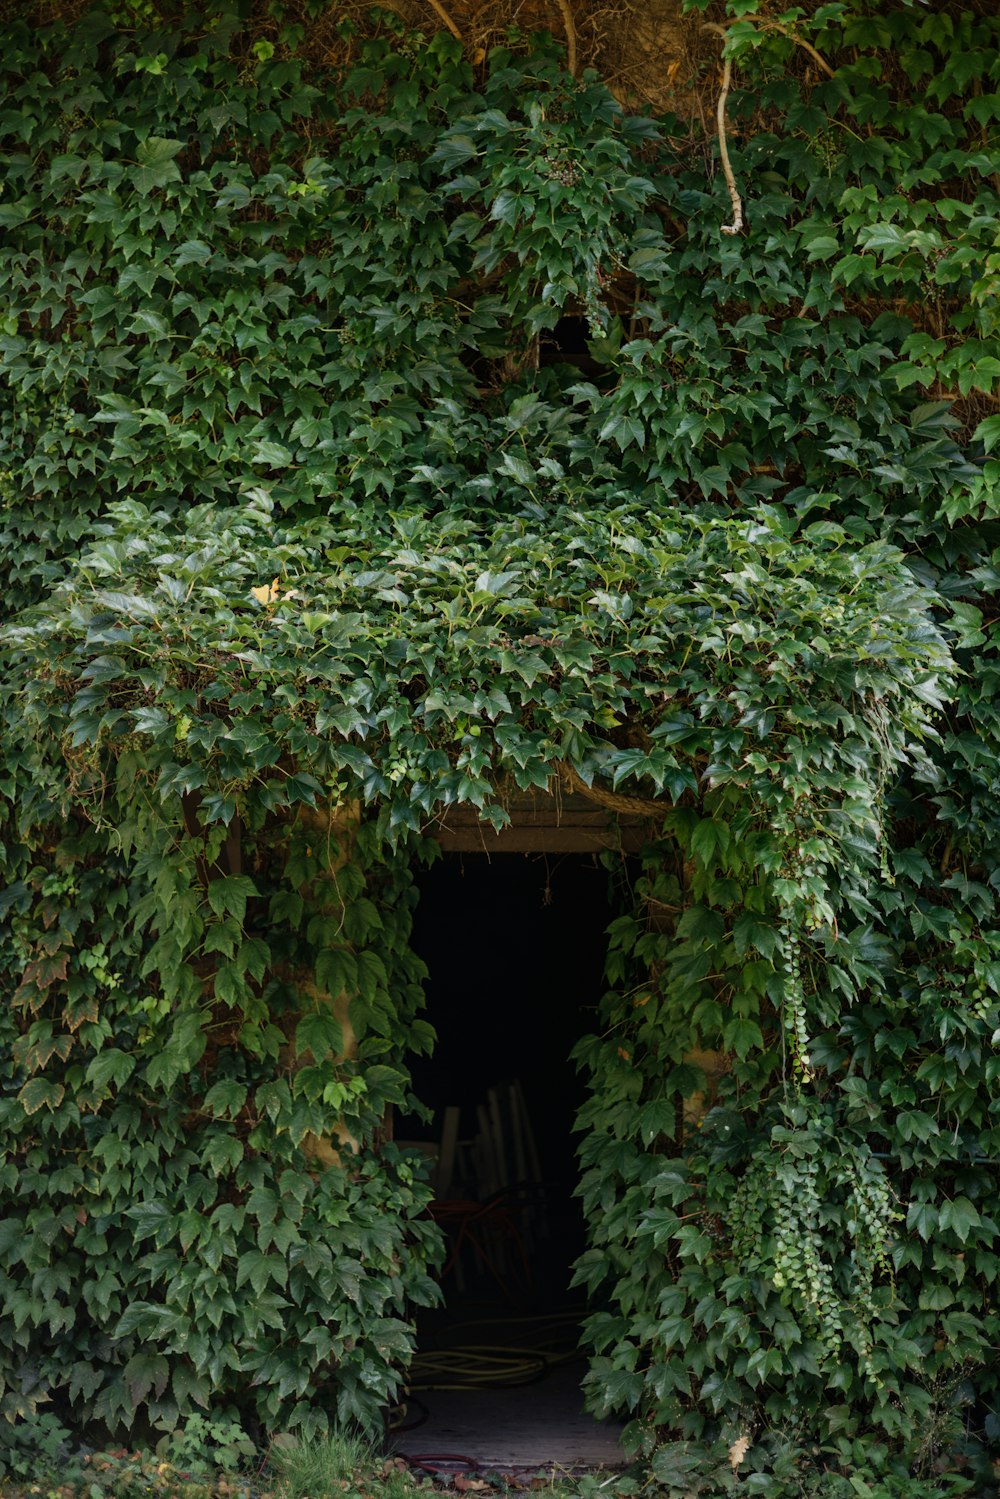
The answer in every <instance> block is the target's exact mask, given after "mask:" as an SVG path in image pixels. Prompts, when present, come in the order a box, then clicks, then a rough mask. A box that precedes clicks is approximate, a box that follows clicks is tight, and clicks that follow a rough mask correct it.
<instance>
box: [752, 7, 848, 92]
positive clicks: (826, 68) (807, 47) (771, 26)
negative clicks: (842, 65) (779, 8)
mask: <svg viewBox="0 0 1000 1499" xmlns="http://www.w3.org/2000/svg"><path fill="white" fill-rule="evenodd" d="M759 24H760V26H761V28H762V30H764V31H780V32H781V35H782V36H787V38H788V40H789V41H790V42H794V43H795V45H796V47H801V48H802V50H803V52H808V53H809V56H810V57H811V58H812V60H813V62H814V63H816V64H817V65H818V66H819V67H821V68H822V69H823V72H824V73H825V74H826V76H827V77H828V78H835V77H836V76H837V75H836V73H835V72H834V70H833V68H831V66H830V64H829V63H828V62H827V60H826V58H825V57H823V56H821V55H820V53H819V52H817V51H816V48H815V47H814V46H813V44H812V42H807V41H806V39H805V37H801V36H796V35H795V32H794V31H789V29H788V27H787V26H782V24H781V22H780V21H768V20H763V21H761V22H760V23H759Z"/></svg>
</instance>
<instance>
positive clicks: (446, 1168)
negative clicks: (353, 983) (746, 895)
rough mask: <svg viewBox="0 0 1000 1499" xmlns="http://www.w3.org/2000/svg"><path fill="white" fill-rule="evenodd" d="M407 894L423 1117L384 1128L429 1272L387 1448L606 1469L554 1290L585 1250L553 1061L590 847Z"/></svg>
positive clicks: (566, 1310)
mask: <svg viewBox="0 0 1000 1499" xmlns="http://www.w3.org/2000/svg"><path fill="white" fill-rule="evenodd" d="M418 884H419V887H420V903H419V905H418V907H417V911H416V916H415V922H414V930H413V934H412V937H411V943H412V946H413V948H414V950H415V951H416V952H417V953H418V954H419V956H420V957H421V958H423V960H424V962H425V963H426V965H427V968H428V974H429V977H428V980H427V982H426V994H427V1010H426V1018H427V1019H428V1020H429V1021H430V1022H431V1024H432V1025H433V1026H434V1028H435V1030H436V1032H437V1037H438V1040H437V1045H436V1047H435V1051H434V1054H433V1056H432V1057H429V1058H424V1057H420V1058H415V1059H413V1064H412V1073H413V1085H414V1092H415V1094H416V1096H417V1097H418V1098H420V1099H421V1101H422V1102H423V1103H424V1104H425V1105H426V1106H427V1107H428V1109H429V1110H430V1111H431V1117H430V1119H429V1120H428V1121H421V1120H420V1119H418V1118H416V1117H415V1116H412V1115H411V1116H405V1117H403V1118H400V1119H399V1120H398V1122H397V1131H396V1132H397V1136H398V1137H399V1138H400V1139H401V1140H406V1141H408V1142H412V1143H414V1144H415V1145H417V1146H418V1148H420V1149H421V1150H423V1151H424V1152H425V1153H426V1154H427V1156H428V1158H429V1163H428V1164H429V1170H430V1172H431V1178H432V1181H433V1182H434V1187H435V1203H434V1206H433V1209H432V1211H433V1212H434V1214H435V1216H436V1218H437V1220H438V1222H439V1224H440V1226H441V1228H442V1231H443V1233H444V1235H445V1238H446V1241H447V1262H446V1265H445V1269H444V1272H443V1275H442V1291H443V1297H444V1305H443V1306H442V1307H441V1308H438V1309H435V1310H434V1311H433V1312H429V1313H426V1314H424V1315H422V1316H421V1318H420V1319H419V1320H418V1324H417V1335H418V1341H417V1358H416V1360H415V1363H414V1368H413V1375H412V1383H411V1394H410V1397H409V1400H408V1404H407V1409H406V1414H405V1416H404V1419H403V1425H402V1429H401V1430H400V1431H399V1432H397V1433H396V1436H395V1442H394V1445H395V1447H396V1449H397V1450H398V1451H400V1452H403V1453H405V1454H406V1455H407V1456H408V1457H409V1458H410V1460H411V1461H416V1462H417V1465H418V1466H419V1462H420V1459H421V1458H422V1457H425V1458H427V1459H428V1461H430V1459H431V1458H433V1457H434V1455H435V1454H437V1455H438V1457H440V1454H441V1453H442V1452H445V1453H451V1455H452V1458H453V1459H455V1460H462V1461H464V1462H466V1463H468V1464H475V1465H477V1466H483V1465H485V1466H487V1467H493V1468H500V1469H501V1470H503V1471H508V1472H513V1471H515V1470H516V1469H518V1468H521V1469H534V1470H537V1469H538V1468H539V1467H543V1466H545V1465H547V1464H559V1465H562V1466H567V1465H575V1466H578V1467H591V1468H593V1467H605V1466H611V1465H613V1464H614V1463H616V1462H618V1461H620V1457H619V1450H618V1431H619V1428H618V1426H617V1425H616V1424H614V1423H607V1422H597V1421H596V1420H594V1419H593V1418H592V1417H590V1416H587V1415H585V1414H584V1413H583V1408H582V1394H581V1381H582V1379H583V1376H584V1374H585V1373H586V1361H585V1358H584V1357H583V1355H582V1354H581V1353H580V1352H579V1349H578V1343H579V1336H580V1323H581V1321H582V1319H583V1317H584V1316H585V1315H586V1314H587V1311H588V1310H589V1308H587V1307H586V1306H585V1305H584V1301H583V1296H582V1293H581V1292H580V1291H579V1290H574V1289H573V1288H571V1286H570V1279H571V1275H572V1265H573V1262H574V1261H575V1260H576V1259H577V1257H578V1256H579V1255H580V1254H581V1253H582V1252H583V1249H584V1247H585V1246H584V1223H583V1215H582V1211H581V1208H580V1204H579V1201H578V1199H577V1198H576V1196H575V1195H574V1193H575V1188H576V1186H577V1183H578V1181H579V1171H578V1166H577V1161H576V1152H575V1139H574V1120H575V1116H576V1112H577V1110H578V1108H579V1107H580V1105H581V1104H582V1103H583V1101H584V1097H585V1085H584V1082H583V1080H582V1078H581V1077H580V1076H579V1074H578V1072H577V1069H576V1066H575V1064H574V1063H573V1061H572V1060H571V1058H570V1053H571V1051H572V1050H573V1047H574V1046H575V1044H576V1042H577V1041H578V1040H579V1039H580V1038H581V1037H582V1036H584V1035H585V1034H587V1033H588V1032H590V1031H591V1030H593V1028H594V1027H595V1025H596V1024H597V1007H598V1004H599V1001H600V998H601V995H602V992H603V988H604V961H605V956H606V943H607V938H606V931H607V927H608V924H609V922H610V921H611V920H612V919H613V917H614V915H615V912H614V910H613V909H612V894H611V889H610V880H609V875H608V871H607V870H606V869H605V868H604V867H602V865H601V863H600V861H599V859H598V858H597V857H596V855H595V854H594V853H577V852H570V853H566V852H554V853H544V852H540V853H535V854H523V853H519V854H500V855H497V856H494V857H492V858H491V857H489V856H488V855H486V854H481V853H445V854H444V855H443V857H441V858H440V859H438V860H437V861H436V863H435V864H434V865H433V866H431V868H429V869H427V870H426V871H424V872H423V874H421V875H420V876H418ZM465 1448H472V1449H473V1450H472V1451H465V1450H464V1449H465ZM433 1470H434V1465H433V1463H431V1471H433Z"/></svg>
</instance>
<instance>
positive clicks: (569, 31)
mask: <svg viewBox="0 0 1000 1499" xmlns="http://www.w3.org/2000/svg"><path fill="white" fill-rule="evenodd" d="M556 4H557V5H558V6H559V10H560V13H561V15H562V18H563V26H564V27H565V30H566V66H567V68H568V69H569V71H570V72H571V73H572V75H573V77H574V78H575V77H576V27H575V26H574V24H573V12H572V11H571V10H570V8H569V0H556Z"/></svg>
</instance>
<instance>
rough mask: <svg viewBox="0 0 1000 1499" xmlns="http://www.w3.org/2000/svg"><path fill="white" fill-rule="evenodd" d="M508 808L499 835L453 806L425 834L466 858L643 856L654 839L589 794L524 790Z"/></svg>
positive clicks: (470, 810) (473, 813) (637, 821)
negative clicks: (610, 852)
mask: <svg viewBox="0 0 1000 1499" xmlns="http://www.w3.org/2000/svg"><path fill="white" fill-rule="evenodd" d="M506 807H507V811H508V813H509V814H510V822H509V824H508V825H507V826H506V827H505V828H501V829H500V830H499V832H498V831H497V830H496V829H495V828H494V827H493V825H492V824H491V823H489V822H484V821H483V820H482V818H481V817H480V815H479V813H478V811H477V810H476V808H475V807H469V806H462V807H450V808H448V809H447V811H445V812H444V813H442V815H441V816H440V817H439V818H438V819H437V820H436V821H435V822H434V823H433V824H432V825H431V826H429V827H428V828H427V829H426V830H425V831H426V832H427V833H428V834H429V835H430V836H431V837H432V838H436V839H437V840H438V842H439V843H440V844H441V847H442V848H443V849H444V850H445V852H446V853H462V854H534V853H546V854H549V853H551V854H563V853H573V854H578V853H583V854H588V853H594V852H596V851H598V850H600V849H602V848H619V849H621V850H622V851H623V852H625V853H638V851H639V850H640V849H641V848H642V845H643V843H644V842H645V840H646V838H647V836H648V833H647V829H646V824H645V822H644V821H643V820H642V819H641V818H638V817H621V816H615V815H614V814H613V813H610V812H607V811H606V810H605V809H604V808H602V807H598V806H596V805H595V804H594V803H593V802H592V801H589V800H588V799H587V798H586V797H583V796H575V795H565V796H559V795H553V794H552V793H550V792H544V791H534V792H530V791H529V792H520V793H518V795H517V796H514V797H510V798H509V799H508V801H507V802H506Z"/></svg>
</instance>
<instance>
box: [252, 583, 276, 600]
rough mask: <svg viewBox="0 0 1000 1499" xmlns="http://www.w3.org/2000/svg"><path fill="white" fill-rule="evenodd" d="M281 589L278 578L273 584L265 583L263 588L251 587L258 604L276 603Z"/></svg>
mask: <svg viewBox="0 0 1000 1499" xmlns="http://www.w3.org/2000/svg"><path fill="white" fill-rule="evenodd" d="M279 591H280V590H279V588H278V580H277V578H275V579H274V582H273V583H271V584H267V583H265V584H264V586H263V588H251V590H250V592H251V593H252V594H253V596H254V598H255V599H256V600H257V602H258V604H274V603H276V602H277V599H278V593H279Z"/></svg>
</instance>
